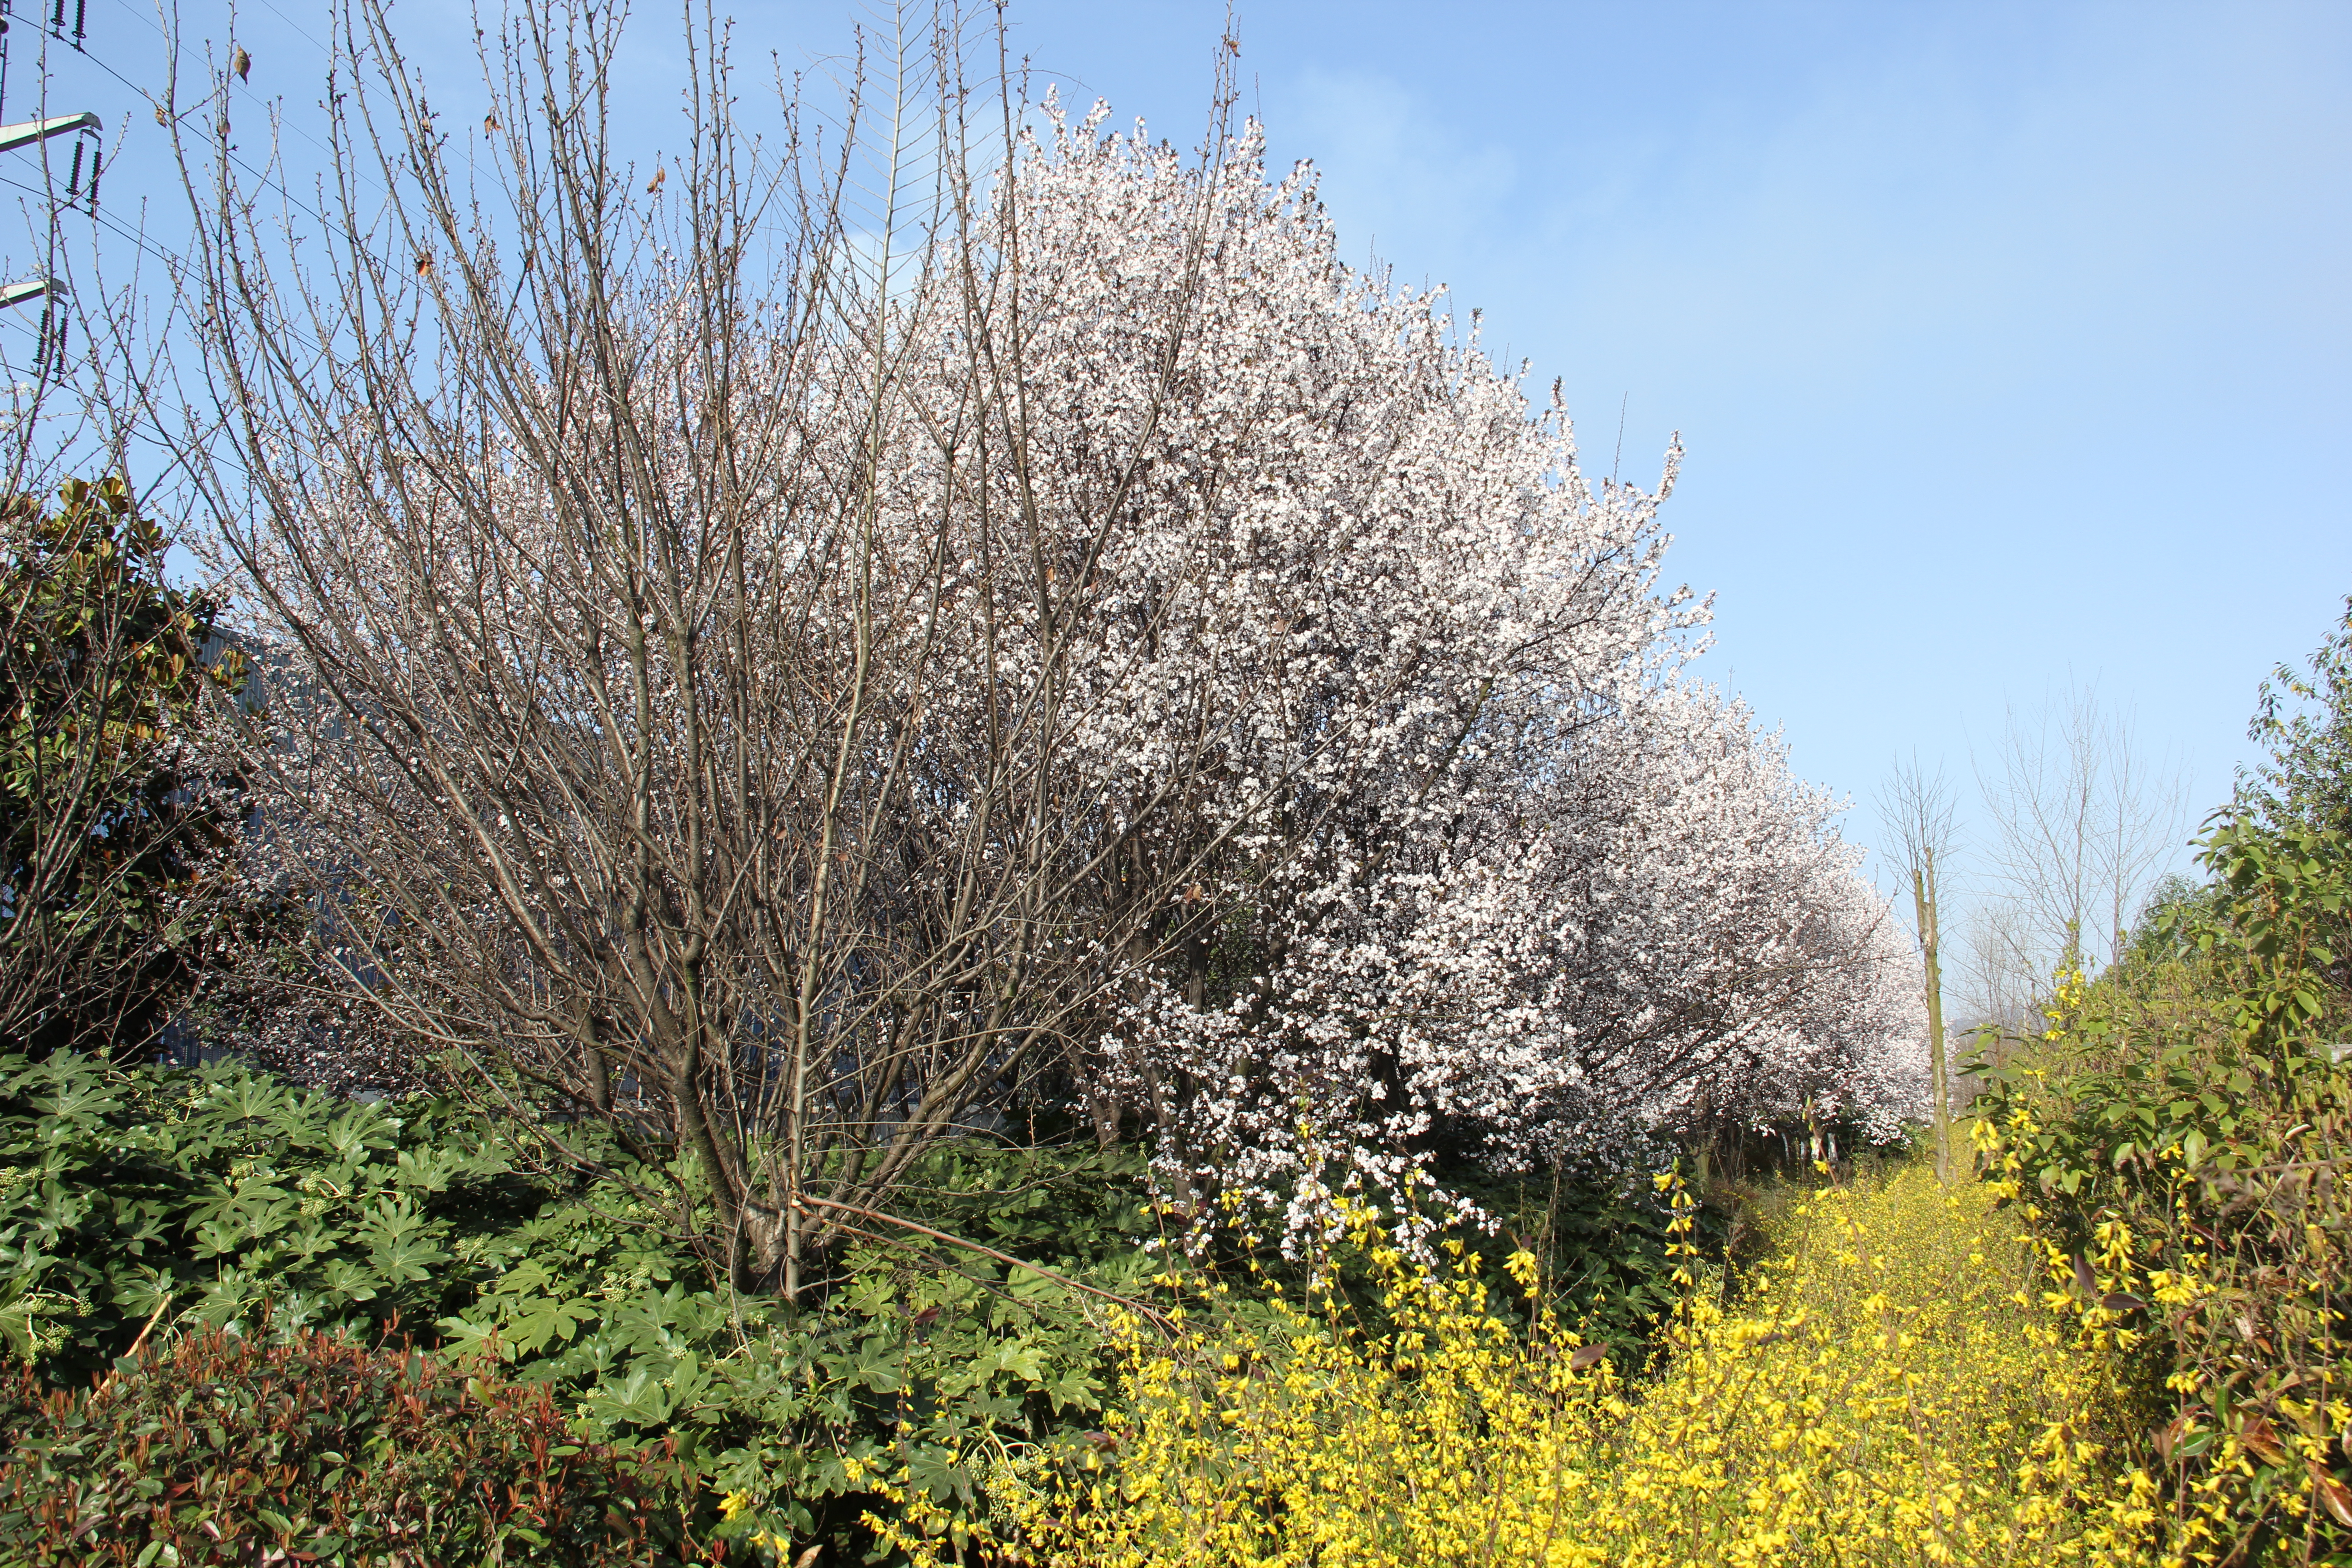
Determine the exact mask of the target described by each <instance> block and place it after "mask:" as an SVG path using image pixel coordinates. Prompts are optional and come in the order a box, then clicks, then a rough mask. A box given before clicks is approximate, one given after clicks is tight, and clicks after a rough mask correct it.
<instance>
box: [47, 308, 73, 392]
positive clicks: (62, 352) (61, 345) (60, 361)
mask: <svg viewBox="0 0 2352 1568" xmlns="http://www.w3.org/2000/svg"><path fill="white" fill-rule="evenodd" d="M72 324H73V318H72V317H71V316H69V315H65V314H62V313H61V314H59V316H58V342H57V346H56V348H55V349H54V350H53V351H52V355H51V357H52V358H53V359H54V360H55V361H56V363H57V367H58V380H59V381H63V380H64V379H65V378H66V329H67V328H68V327H69V326H71V325H72Z"/></svg>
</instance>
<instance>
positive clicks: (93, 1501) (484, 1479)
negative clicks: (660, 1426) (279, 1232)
mask: <svg viewBox="0 0 2352 1568" xmlns="http://www.w3.org/2000/svg"><path fill="white" fill-rule="evenodd" d="M0 1420H5V1424H6V1425H7V1426H8V1427H9V1428H10V1429H12V1430H14V1431H16V1433H18V1434H19V1436H17V1437H16V1441H15V1446H14V1447H13V1449H12V1450H11V1451H10V1452H9V1454H8V1455H7V1457H6V1458H5V1460H0V1556H5V1561H7V1562H9V1563H26V1564H35V1565H38V1564H49V1563H125V1564H128V1563H138V1564H150V1563H183V1564H194V1563H266V1562H295V1561H309V1562H314V1563H331V1564H362V1563H367V1564H383V1565H385V1568H391V1565H393V1564H404V1565H405V1564H415V1565H418V1568H424V1565H428V1564H429V1565H432V1568H459V1565H461V1564H470V1563H566V1564H583V1565H584V1564H602V1563H614V1564H618V1563H647V1562H653V1561H708V1560H713V1559H712V1558H711V1557H709V1555H707V1554H705V1553H703V1552H698V1551H696V1550H695V1549H694V1548H693V1547H692V1546H691V1544H690V1542H688V1539H687V1536H686V1533H685V1531H684V1529H683V1526H682V1523H681V1520H680V1512H681V1510H680V1506H679V1505H680V1501H681V1497H680V1487H681V1483H682V1480H683V1477H682V1475H681V1472H680V1470H679V1468H678V1466H677V1463H676V1462H675V1460H674V1459H673V1458H670V1457H669V1455H668V1453H667V1447H666V1446H661V1445H656V1446H654V1447H652V1448H651V1449H649V1450H648V1451H646V1452H645V1453H641V1454H628V1453H624V1452H623V1451H621V1450H619V1449H617V1448H615V1447H612V1446H609V1445H606V1444H603V1443H597V1442H593V1441H585V1440H583V1439H582V1438H581V1437H580V1436H577V1435H576V1434H575V1433H574V1432H573V1430H572V1426H571V1424H570V1423H569V1422H568V1421H567V1420H566V1419H565V1417H564V1416H563V1415H562V1412H561V1411H560V1410H559V1409H558V1408H557V1407H556V1405H555V1403H554V1401H553V1399H552V1398H551V1396H550V1394H549V1391H548V1390H547V1389H546V1387H544V1386H543V1385H542V1386H536V1387H532V1386H525V1385H520V1384H513V1383H509V1382H507V1381H505V1380H503V1379H502V1378H499V1377H498V1376H497V1375H495V1374H494V1373H486V1371H485V1370H484V1369H482V1368H480V1367H478V1366H477V1367H473V1368H467V1367H465V1366H461V1365H458V1364H456V1363H450V1362H446V1361H443V1360H439V1359H436V1358H433V1357H429V1356H426V1355H424V1354H422V1353H419V1352H411V1351H408V1350H405V1349H399V1348H390V1347H385V1348H377V1349H369V1348H367V1347H365V1346H362V1345H359V1344H355V1343H353V1342H351V1341H348V1340H345V1339H341V1338H338V1337H335V1336H331V1335H327V1334H321V1333H316V1332H301V1333H297V1334H295V1335H294V1336H292V1337H291V1338H290V1339H288V1340H286V1341H283V1342H278V1343H275V1344H266V1343H261V1342H257V1341H255V1340H251V1339H247V1338H244V1337H241V1336H239V1335H236V1334H231V1333H226V1332H224V1331H217V1330H215V1331H205V1332H202V1333H197V1334H193V1335H190V1336H188V1337H186V1338H184V1339H182V1340H179V1341H178V1342H175V1343H173V1344H172V1345H170V1346H169V1347H168V1348H165V1349H163V1350H160V1351H157V1350H152V1349H151V1350H148V1351H146V1352H143V1353H142V1354H141V1355H140V1356H138V1357H137V1358H135V1359H132V1360H130V1361H127V1362H126V1363H125V1364H124V1365H123V1366H122V1367H121V1369H120V1370H119V1371H118V1372H117V1373H115V1374H114V1375H113V1376H111V1377H110V1378H109V1379H108V1380H106V1381H105V1382H103V1383H102V1384H100V1385H99V1386H98V1387H96V1388H94V1389H92V1390H90V1391H89V1392H86V1393H81V1394H68V1393H64V1392H60V1391H56V1390H51V1389H47V1388H44V1387H42V1386H41V1385H40V1384H38V1383H37V1381H36V1380H35V1379H34V1378H32V1377H31V1376H30V1375H28V1374H26V1373H16V1374H13V1375H12V1376H11V1377H9V1378H8V1379H7V1381H6V1382H5V1384H0Z"/></svg>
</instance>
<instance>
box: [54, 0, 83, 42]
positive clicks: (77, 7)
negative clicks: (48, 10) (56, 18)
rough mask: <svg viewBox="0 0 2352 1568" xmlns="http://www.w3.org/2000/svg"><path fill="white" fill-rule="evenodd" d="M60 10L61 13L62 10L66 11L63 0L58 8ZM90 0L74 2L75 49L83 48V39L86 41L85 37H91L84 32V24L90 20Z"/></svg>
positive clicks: (75, 0)
mask: <svg viewBox="0 0 2352 1568" xmlns="http://www.w3.org/2000/svg"><path fill="white" fill-rule="evenodd" d="M58 9H59V10H60V11H62V10H64V9H65V6H64V5H63V4H62V0H61V3H60V4H59V5H58ZM88 19H89V0H74V47H75V48H79V47H81V41H82V39H84V38H85V37H89V34H87V33H85V32H84V31H83V30H82V23H83V22H85V21H87V20H88Z"/></svg>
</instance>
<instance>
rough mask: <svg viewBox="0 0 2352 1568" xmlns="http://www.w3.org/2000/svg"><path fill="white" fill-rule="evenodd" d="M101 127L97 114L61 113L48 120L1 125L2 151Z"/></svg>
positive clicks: (0, 147)
mask: <svg viewBox="0 0 2352 1568" xmlns="http://www.w3.org/2000/svg"><path fill="white" fill-rule="evenodd" d="M99 129H100V126H99V123H98V116H97V115H95V114H60V115H57V116H54V117H52V118H50V119H47V120H27V121H23V122H22V123H20V124H16V125H0V153H13V152H15V151H16V149H17V148H19V147H29V146H31V145H32V144H33V143H34V142H46V141H47V140H48V139H49V138H50V137H52V136H65V135H68V134H70V133H71V132H76V131H97V130H99Z"/></svg>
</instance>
